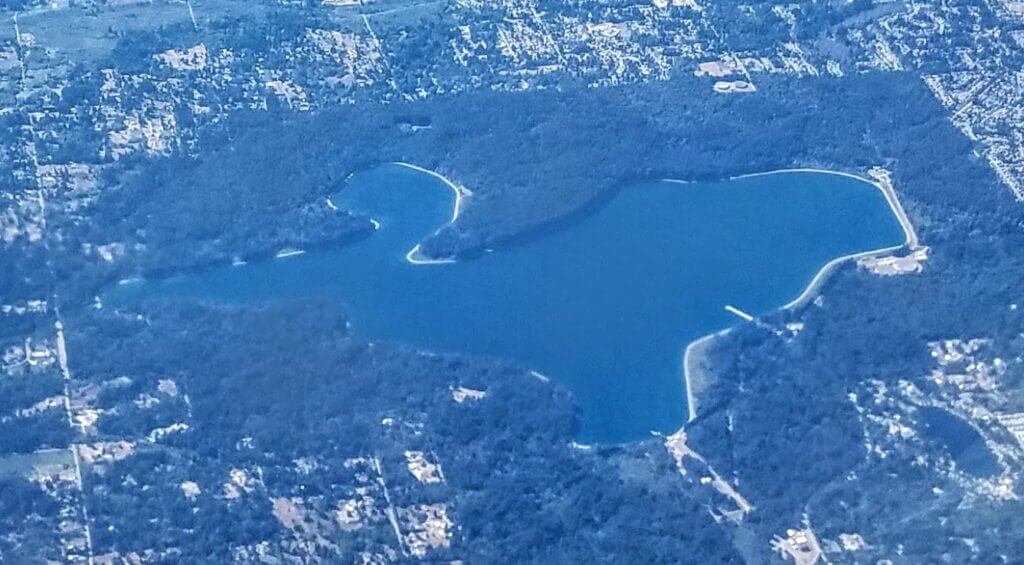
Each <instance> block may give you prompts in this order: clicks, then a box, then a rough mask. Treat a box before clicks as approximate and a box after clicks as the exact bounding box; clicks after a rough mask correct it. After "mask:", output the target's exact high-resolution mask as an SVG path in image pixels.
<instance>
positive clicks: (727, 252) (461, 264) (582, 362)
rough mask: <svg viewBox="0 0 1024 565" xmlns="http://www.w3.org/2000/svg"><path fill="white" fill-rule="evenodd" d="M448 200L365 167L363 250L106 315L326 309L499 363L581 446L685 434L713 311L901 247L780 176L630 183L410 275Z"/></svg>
mask: <svg viewBox="0 0 1024 565" xmlns="http://www.w3.org/2000/svg"><path fill="white" fill-rule="evenodd" d="M471 188H472V187H471ZM453 198H454V194H453V192H452V191H451V190H450V189H449V188H448V187H447V186H446V185H445V184H444V183H443V182H442V181H441V180H439V179H437V178H435V177H433V176H431V175H428V174H426V173H422V172H418V171H414V170H411V169H407V168H404V167H399V166H397V165H387V166H382V167H379V168H375V169H373V170H370V171H366V172H363V173H360V174H357V175H354V176H353V177H352V178H351V179H350V180H349V182H348V183H347V185H346V186H345V188H344V189H342V190H341V191H340V192H339V193H338V194H336V195H335V196H334V197H333V202H334V204H336V205H337V206H338V207H339V208H342V209H349V210H353V211H357V212H361V213H364V214H366V215H368V216H370V217H372V218H374V219H375V220H377V221H378V222H379V223H380V228H379V229H378V230H377V231H376V232H375V233H374V234H373V235H372V236H371V237H369V238H367V239H365V240H362V241H360V242H356V243H353V244H350V245H346V246H342V247H338V248H334V249H327V250H321V251H316V252H310V253H306V254H303V255H296V256H292V257H288V258H282V259H272V260H266V261H261V262H255V263H252V264H248V265H244V266H235V267H223V268H217V269H213V270H210V271H206V272H201V273H192V274H187V275H182V276H178V277H173V278H168V279H163V280H150V281H144V282H139V283H135V284H126V285H121V286H118V287H116V288H112V289H110V290H109V291H108V292H107V293H106V294H105V296H104V301H105V302H107V303H109V304H112V305H117V304H118V303H122V304H123V303H126V302H132V301H136V300H139V299H142V298H147V297H167V296H175V297H201V298H204V299H211V300H217V301H225V302H231V303H240V302H253V301H259V300H264V299H271V298H281V297H301V296H327V297H331V298H334V299H336V300H338V301H340V302H342V303H344V304H345V305H347V308H348V312H349V315H350V319H351V322H352V329H353V331H354V332H355V333H356V334H358V335H360V336H363V337H365V338H369V339H379V340H389V341H394V342H403V343H407V344H411V345H414V346H416V347H419V348H422V349H426V350H431V351H437V352H464V353H470V354H477V355H485V356H494V357H498V358H501V359H505V360H510V361H514V362H516V363H519V364H521V365H523V366H525V367H528V368H530V369H532V370H535V371H537V373H540V374H542V375H545V376H547V377H550V378H551V379H552V380H554V381H557V382H559V383H562V384H563V385H565V386H567V387H568V388H569V389H571V390H572V392H573V393H574V395H575V397H576V399H577V402H578V404H579V406H580V408H581V419H582V430H581V433H580V438H579V441H581V442H621V441H629V440H635V439H640V438H643V437H647V436H648V434H649V433H650V431H652V430H655V431H660V432H672V431H675V430H676V429H678V428H679V427H680V425H681V424H682V423H683V422H684V421H685V419H686V416H687V414H686V398H685V397H686V395H685V391H684V383H683V375H682V369H681V364H682V355H683V350H684V348H685V346H686V345H687V343H689V342H690V341H692V340H693V339H696V338H698V337H700V336H702V335H704V334H708V333H710V332H713V331H716V330H719V329H722V328H725V327H728V326H730V325H732V324H735V323H737V322H738V321H739V320H738V319H737V318H735V317H734V316H732V315H731V314H729V313H728V312H726V311H725V310H724V306H725V305H727V304H731V305H734V306H736V307H738V308H741V309H743V310H744V311H747V312H750V313H752V314H755V315H757V314H763V313H767V312H769V311H771V310H773V309H776V308H779V307H780V306H782V305H783V304H785V303H787V302H788V301H790V300H792V299H793V298H795V297H796V296H797V295H798V294H800V292H801V291H802V290H803V289H804V287H805V286H806V285H807V284H808V282H810V280H811V279H812V278H813V277H814V275H815V273H817V271H818V270H819V269H820V268H821V267H822V266H824V265H825V263H827V262H828V261H829V260H831V259H833V258H835V257H837V256H841V255H846V254H850V253H855V252H859V251H866V250H870V249H876V248H881V247H887V246H892V245H899V244H901V243H903V241H904V234H903V231H902V230H901V228H900V225H899V223H898V222H897V220H896V218H895V216H894V215H893V213H892V211H891V210H890V208H889V206H888V204H887V203H886V201H885V198H884V197H883V195H882V194H881V192H880V191H879V190H877V189H876V188H875V187H874V186H872V185H871V184H869V183H867V182H865V181H861V180H858V179H855V178H850V177H845V176H839V175H831V174H825V173H813V172H783V173H778V174H771V175H762V176H755V177H745V178H740V179H734V180H728V181H722V182H714V183H675V182H665V181H659V182H647V183H641V184H637V185H635V186H630V187H628V188H626V189H624V190H622V191H620V192H619V194H618V195H617V196H616V197H615V198H613V199H611V201H610V202H609V203H608V204H607V205H605V206H603V207H602V208H601V209H599V210H597V211H596V212H594V213H593V214H592V215H590V216H588V217H587V218H585V219H584V220H582V221H579V222H575V223H572V224H571V225H567V226H565V227H564V228H563V229H560V230H556V231H553V232H551V233H547V234H545V235H543V236H538V237H536V238H533V239H531V240H529V241H528V242H526V243H524V244H522V245H517V246H514V247H510V248H505V249H498V250H496V251H494V252H492V253H485V254H483V255H481V256H479V257H477V258H473V259H467V260H460V261H458V262H454V263H450V264H437V265H414V264H411V263H409V262H408V261H407V260H406V257H405V256H406V253H407V252H408V251H409V250H410V249H411V248H412V247H414V246H415V245H416V244H417V243H418V242H419V241H421V240H422V239H423V238H424V237H426V236H427V235H429V234H431V233H432V232H433V231H434V230H436V229H437V228H438V227H440V226H442V225H443V224H445V223H446V222H448V221H449V220H450V219H451V216H452V206H453ZM470 205H471V204H470ZM822 378H827V376H824V375H823V376H822Z"/></svg>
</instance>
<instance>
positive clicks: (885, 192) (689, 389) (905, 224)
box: [680, 167, 922, 429]
mask: <svg viewBox="0 0 1024 565" xmlns="http://www.w3.org/2000/svg"><path fill="white" fill-rule="evenodd" d="M783 173H817V174H827V175H836V176H841V177H846V178H851V179H855V180H859V181H862V182H865V183H867V184H869V185H871V186H874V187H875V188H877V189H878V190H879V192H881V193H882V196H884V197H885V201H886V203H887V204H888V205H889V209H890V210H891V211H892V213H893V215H894V216H896V221H898V222H899V224H900V227H901V228H902V229H903V236H904V242H903V243H902V244H900V245H892V246H889V247H882V248H879V249H871V250H868V251H860V252H857V253H850V254H848V255H842V256H840V257H836V258H835V259H832V260H831V261H829V262H828V263H825V265H824V266H822V268H821V269H819V270H818V272H817V273H816V274H815V275H814V278H812V279H811V281H810V282H809V283H807V286H806V287H804V290H803V292H801V293H800V294H799V295H797V297H796V298H794V299H793V300H790V301H789V302H787V303H786V304H783V305H782V306H780V307H779V308H778V310H794V309H796V308H799V307H801V306H804V305H805V304H807V302H808V301H810V300H811V299H812V298H813V297H815V296H817V293H818V290H819V289H820V288H821V286H822V284H824V282H825V281H826V280H828V278H829V277H830V276H831V275H832V274H833V273H834V272H835V270H836V268H837V267H839V265H842V264H843V263H846V262H848V261H856V260H857V259H863V258H866V257H872V256H879V255H885V254H890V253H892V252H894V251H899V250H900V249H903V248H909V249H910V250H911V251H914V250H917V249H920V248H921V247H922V246H921V242H920V240H919V239H918V237H917V232H916V231H915V230H914V226H913V224H912V223H911V222H910V217H909V216H907V213H906V211H905V210H904V209H903V204H901V203H900V200H899V196H898V195H897V194H896V189H895V188H893V186H892V180H891V179H890V177H889V172H888V171H887V170H885V169H882V168H880V167H872V168H871V169H869V170H868V173H867V174H868V176H867V177H864V176H861V175H857V174H854V173H848V172H844V171H829V170H826V169H814V168H790V169H777V170H773V171H766V172H761V173H747V174H743V175H736V176H732V177H729V178H728V179H726V180H739V179H745V178H754V177H762V176H768V175H777V174H783ZM737 326H738V324H733V325H731V326H729V327H727V328H725V329H722V330H719V331H717V332H714V333H710V334H707V335H704V336H702V337H699V338H697V339H695V340H693V341H691V342H690V343H689V344H687V346H686V348H685V350H684V353H683V386H685V387H686V408H687V417H686V422H685V423H684V424H683V425H682V426H681V427H680V429H683V428H685V427H686V425H687V424H689V423H690V422H693V421H694V420H695V419H696V418H697V398H696V394H695V393H694V386H693V385H694V384H696V381H697V377H696V376H695V373H696V372H697V368H696V366H695V365H694V364H696V363H700V362H701V360H702V355H703V352H704V350H705V348H707V346H708V345H710V344H711V342H712V341H714V339H715V338H717V337H721V336H724V335H726V334H728V333H729V332H730V331H731V330H732V329H733V328H735V327H737ZM691 366H694V368H692V369H691ZM700 378H701V380H706V375H704V376H701V377H700ZM700 384H701V391H703V388H704V386H706V384H707V383H700Z"/></svg>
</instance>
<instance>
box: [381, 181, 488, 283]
mask: <svg viewBox="0 0 1024 565" xmlns="http://www.w3.org/2000/svg"><path fill="white" fill-rule="evenodd" d="M392 165H397V166H399V167H405V168H406V169H411V170H413V171H418V172H421V173H426V174H428V175H430V176H432V177H434V178H436V179H438V180H440V181H441V182H442V183H444V185H445V186H447V187H448V188H450V189H451V191H452V192H453V193H455V203H454V204H453V205H452V219H451V220H448V223H447V224H445V225H443V226H441V227H439V228H437V230H435V231H434V233H435V234H436V233H437V232H439V231H441V230H442V229H444V228H445V226H450V225H452V224H454V223H455V222H456V221H457V220H458V219H459V214H461V213H462V206H463V203H464V200H465V199H466V198H469V197H470V196H472V195H473V192H472V191H470V190H469V189H468V188H466V187H464V186H462V185H458V184H455V183H454V182H452V181H450V180H448V178H446V177H445V176H444V175H442V174H440V173H438V172H436V171H431V170H430V169H425V168H423V167H420V166H418V165H413V164H412V163H404V162H402V161H395V162H393V163H392ZM420 245H421V244H420V243H417V244H416V245H415V246H414V247H413V248H412V249H410V250H409V252H408V253H406V254H405V260H406V261H407V262H409V263H411V264H413V265H444V264H447V263H454V262H455V259H454V258H453V257H448V258H443V259H430V258H426V257H424V256H423V253H422V251H421V250H420Z"/></svg>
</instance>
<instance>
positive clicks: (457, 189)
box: [392, 161, 921, 426]
mask: <svg viewBox="0 0 1024 565" xmlns="http://www.w3.org/2000/svg"><path fill="white" fill-rule="evenodd" d="M392 164H393V165H397V166H399V167H404V168H407V169H411V170H414V171H418V172H421V173H426V174H428V175H430V176H432V177H434V178H436V179H438V180H440V181H441V182H442V183H443V184H444V185H445V186H447V187H448V188H449V189H451V191H452V192H453V193H454V194H455V202H454V204H453V207H452V208H453V209H452V218H451V220H449V221H448V222H447V223H446V224H445V225H443V226H441V227H439V228H438V230H437V231H440V230H441V229H443V228H444V227H446V226H449V225H451V224H453V223H455V222H456V221H457V220H458V219H459V215H460V214H461V212H462V207H463V206H464V203H465V199H466V198H468V197H469V196H472V194H473V193H472V192H471V191H470V190H469V189H467V188H465V187H464V186H461V185H458V184H456V183H454V182H452V181H451V180H449V179H448V178H447V177H445V176H444V175H442V174H440V173H438V172H436V171H432V170H430V169H426V168H424V167H420V166H418V165H413V164H411V163H405V162H401V161H395V162H393V163H392ZM786 173H814V174H824V175H835V176H840V177H845V178H849V179H854V180H857V181H860V182H863V183H866V184H869V185H871V186H873V187H875V188H876V189H878V191H879V192H881V193H882V196H883V197H885V201H886V203H887V204H888V205H889V209H890V210H891V211H892V213H893V215H894V216H895V217H896V220H897V221H898V222H899V224H900V227H901V228H902V229H903V235H904V242H903V243H902V244H900V245H893V246H889V247H883V248H880V249H871V250H868V251H861V252H857V253H851V254H849V255H843V256H841V257H836V258H835V259H832V260H831V261H829V262H828V263H826V264H825V265H824V266H823V267H822V268H821V269H820V270H818V272H817V273H816V274H815V275H814V278H812V279H811V281H810V282H809V283H808V284H807V286H806V287H805V288H804V290H803V292H801V293H800V294H799V295H797V297H796V298H794V299H793V300H791V301H789V302H787V303H786V304H784V305H782V306H781V307H779V309H781V310H792V309H795V308H798V307H801V306H803V305H805V304H806V303H807V302H808V301H810V300H811V299H813V297H814V296H816V295H817V292H818V290H819V289H820V288H821V285H822V284H824V282H825V281H826V280H827V279H828V277H829V276H830V275H831V274H832V273H833V272H834V271H835V270H836V268H837V267H839V266H840V265H842V264H843V263H846V262H847V261H856V260H858V259H863V258H867V257H874V256H879V255H886V254H889V253H892V252H894V251H898V250H900V249H903V248H908V249H910V250H915V249H918V248H920V247H921V245H920V242H919V240H918V237H917V232H916V231H915V230H914V226H913V224H912V223H911V222H910V218H909V216H907V213H906V211H905V210H904V209H903V205H902V204H901V203H900V200H899V197H898V195H897V194H896V190H895V189H894V188H893V186H892V181H891V178H890V173H889V172H888V171H887V170H885V169H882V168H881V167H873V168H871V169H869V170H868V171H867V176H863V175H859V174H855V173H849V172H844V171H833V170H829V169H816V168H807V167H805V168H788V169H776V170H772V171H765V172H759V173H747V174H743V175H736V176H731V177H728V178H726V179H724V180H727V181H728V180H739V179H745V178H755V177H763V176H768V175H778V174H786ZM658 182H668V183H674V184H691V183H692V181H688V180H681V179H671V178H665V179H659V181H658ZM437 231H435V232H434V233H437ZM420 245H421V244H419V243H417V244H416V245H415V246H414V247H413V248H412V249H410V250H409V252H408V253H406V255H405V260H406V261H407V262H409V263H410V264H413V265H443V264H448V263H454V262H455V259H454V258H451V257H448V258H442V259H429V258H425V257H423V256H422V251H421V249H420ZM734 327H736V326H735V325H733V326H730V327H728V328H725V329H723V330H719V331H717V332H714V333H711V334H708V335H705V336H702V337H700V338H698V339H696V340H694V341H692V342H690V343H689V344H687V346H686V348H685V349H684V353H683V362H682V366H683V367H682V370H683V383H684V386H685V387H686V408H687V419H686V422H685V423H684V424H683V426H685V425H686V424H687V423H690V422H692V421H693V420H694V419H695V418H696V417H697V407H698V404H697V398H698V397H699V395H700V392H703V390H704V389H705V387H706V386H707V385H708V384H709V383H708V375H706V374H704V373H703V371H702V370H701V368H700V365H701V363H702V362H703V355H704V352H705V350H706V349H707V347H708V346H709V345H710V344H711V342H712V341H713V340H714V339H715V338H716V337H719V336H722V335H725V334H727V333H728V332H729V331H730V330H732V328H734Z"/></svg>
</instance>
